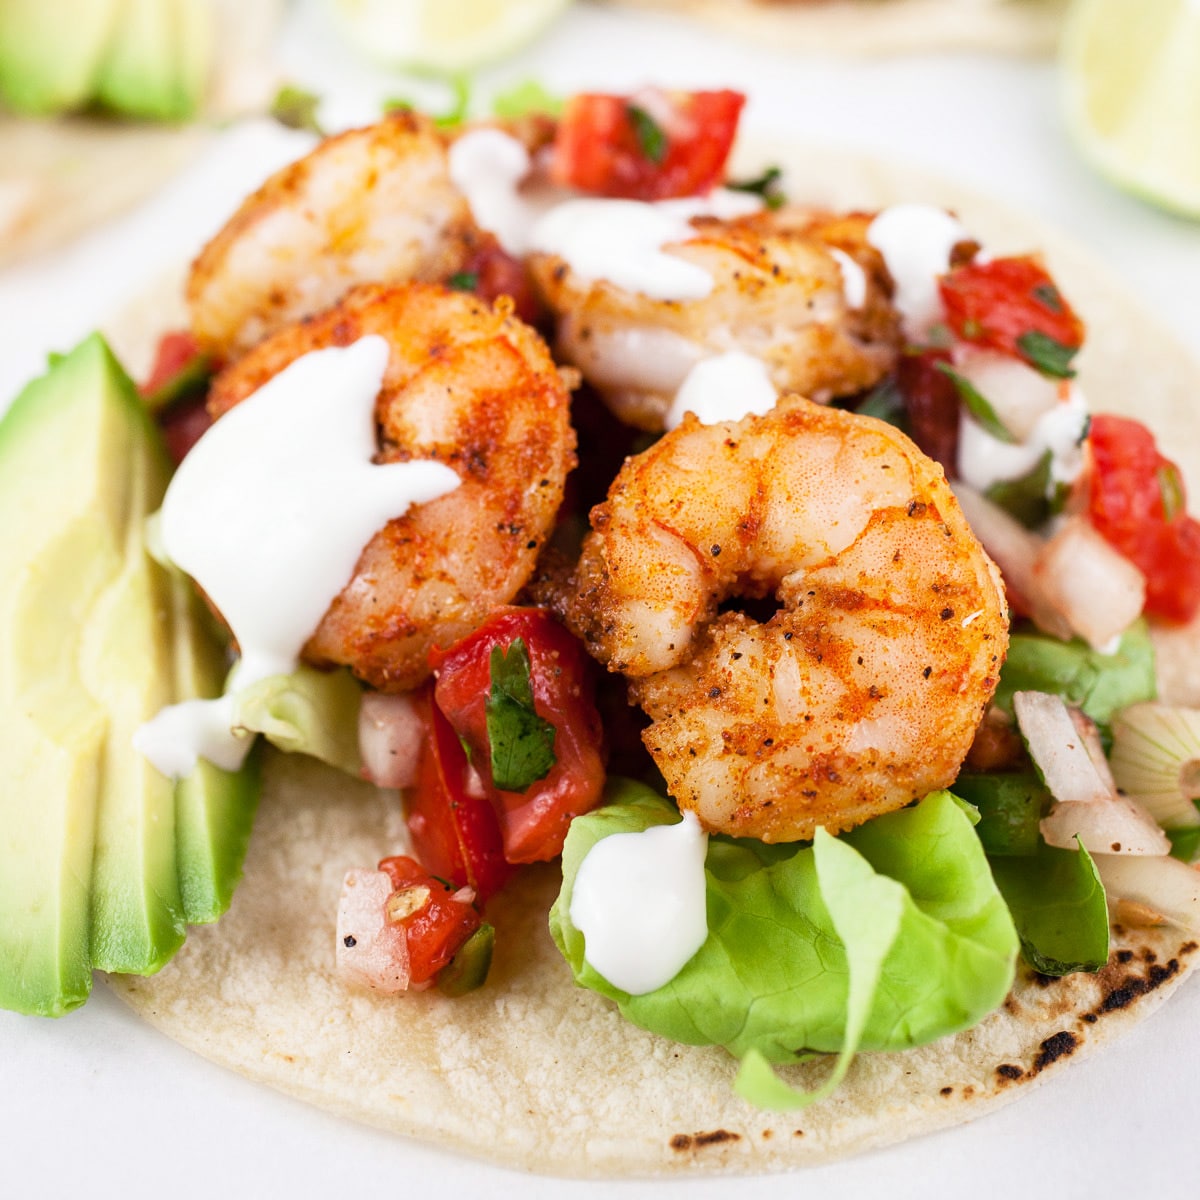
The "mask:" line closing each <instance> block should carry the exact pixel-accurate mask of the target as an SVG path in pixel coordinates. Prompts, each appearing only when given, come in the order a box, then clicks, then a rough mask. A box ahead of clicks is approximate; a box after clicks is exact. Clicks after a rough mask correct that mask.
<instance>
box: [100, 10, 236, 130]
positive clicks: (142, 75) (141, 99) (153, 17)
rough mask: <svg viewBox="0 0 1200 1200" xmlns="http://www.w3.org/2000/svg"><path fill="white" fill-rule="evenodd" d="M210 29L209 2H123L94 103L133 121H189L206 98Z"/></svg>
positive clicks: (210, 51) (211, 30)
mask: <svg viewBox="0 0 1200 1200" xmlns="http://www.w3.org/2000/svg"><path fill="white" fill-rule="evenodd" d="M212 26H213V18H212V5H211V3H205V0H123V3H122V8H121V15H120V20H119V22H118V27H117V31H116V35H115V37H114V39H113V42H112V44H111V46H110V47H109V50H108V53H107V55H106V56H105V57H104V59H103V61H102V62H101V64H100V68H99V71H98V73H97V78H96V86H95V91H94V97H95V99H96V100H97V101H98V102H99V103H100V104H103V105H105V106H107V107H109V108H112V109H114V110H116V111H117V112H120V113H125V114H127V115H129V116H135V117H149V118H152V119H154V120H160V121H181V120H186V119H187V118H188V117H190V116H192V115H193V114H194V113H195V112H196V110H197V109H198V108H199V107H200V104H201V102H202V101H203V99H204V92H205V89H206V87H207V84H208V71H209V67H210V65H211V62H212V46H213V27H212Z"/></svg>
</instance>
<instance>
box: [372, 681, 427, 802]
mask: <svg viewBox="0 0 1200 1200" xmlns="http://www.w3.org/2000/svg"><path fill="white" fill-rule="evenodd" d="M424 736H425V727H424V723H423V722H422V720H421V714H420V712H419V711H418V710H417V706H416V704H415V703H414V701H413V699H412V697H411V696H409V695H402V696H385V695H384V694H383V693H382V692H366V693H365V694H364V695H363V698H362V708H361V709H360V710H359V714H358V751H359V754H360V755H361V756H362V761H363V773H364V774H365V775H366V777H367V778H368V779H369V780H370V781H371V782H372V783H374V784H376V785H378V786H379V787H386V788H405V787H412V785H413V784H414V783H416V781H417V764H418V762H419V760H420V757H421V742H422V740H423V738H424Z"/></svg>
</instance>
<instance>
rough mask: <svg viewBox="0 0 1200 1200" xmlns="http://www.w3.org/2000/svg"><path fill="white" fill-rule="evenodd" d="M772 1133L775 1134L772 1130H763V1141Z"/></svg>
mask: <svg viewBox="0 0 1200 1200" xmlns="http://www.w3.org/2000/svg"><path fill="white" fill-rule="evenodd" d="M774 1132H775V1131H774V1130H773V1129H764V1130H763V1131H762V1135H763V1140H764V1141H765V1140H766V1139H767V1138H769V1137H770V1136H771V1134H772V1133H774Z"/></svg>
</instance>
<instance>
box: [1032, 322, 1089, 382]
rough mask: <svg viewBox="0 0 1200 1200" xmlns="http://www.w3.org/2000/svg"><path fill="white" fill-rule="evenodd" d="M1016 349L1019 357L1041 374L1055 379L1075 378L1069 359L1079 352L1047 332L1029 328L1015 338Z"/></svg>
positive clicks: (1074, 347) (1075, 347) (1076, 348)
mask: <svg viewBox="0 0 1200 1200" xmlns="http://www.w3.org/2000/svg"><path fill="white" fill-rule="evenodd" d="M1017 349H1018V350H1020V352H1021V357H1022V358H1023V359H1025V361H1026V362H1027V363H1029V364H1030V365H1031V366H1034V367H1036V368H1037V369H1038V370H1039V371H1041V373H1042V374H1043V375H1052V376H1053V377H1054V378H1055V379H1074V378H1075V369H1074V368H1073V367H1072V366H1071V359H1073V358H1074V357H1075V355H1076V354H1077V353H1078V352H1079V348H1078V347H1077V346H1068V345H1065V344H1064V343H1063V342H1060V341H1058V340H1057V339H1055V338H1052V337H1051V336H1050V335H1049V334H1048V333H1041V332H1040V331H1039V330H1036V329H1031V330H1030V331H1029V332H1028V333H1023V334H1021V336H1020V337H1019V338H1017Z"/></svg>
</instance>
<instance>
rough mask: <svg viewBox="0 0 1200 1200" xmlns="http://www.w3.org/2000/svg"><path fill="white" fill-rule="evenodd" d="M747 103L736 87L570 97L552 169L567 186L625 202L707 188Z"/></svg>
mask: <svg viewBox="0 0 1200 1200" xmlns="http://www.w3.org/2000/svg"><path fill="white" fill-rule="evenodd" d="M745 102H746V97H745V96H744V95H742V93H741V92H731V91H719V92H667V91H661V90H659V89H657V88H653V89H646V90H645V91H643V92H640V93H638V94H637V95H635V96H611V95H600V94H594V93H585V94H582V95H579V96H574V97H572V98H571V99H570V100H568V101H567V106H566V110H565V111H564V112H563V115H562V117H561V119H560V121H559V124H558V133H557V135H556V137H555V141H554V165H553V169H552V174H553V176H554V179H555V181H556V182H557V183H561V184H563V185H565V186H568V187H576V188H579V189H581V190H582V191H585V192H594V193H595V194H597V195H600V196H620V197H624V198H626V199H630V200H667V199H670V198H672V197H676V196H695V195H698V194H701V193H704V192H707V191H709V190H710V189H712V188H713V187H715V186H716V185H717V184H718V183H720V182H721V180H722V179H723V178H724V173H725V162H726V160H727V159H728V157H729V151H730V148H731V147H732V146H733V139H734V136H735V135H736V133H737V126H738V118H739V116H740V115H741V111H742V106H743V105H744V104H745Z"/></svg>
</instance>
